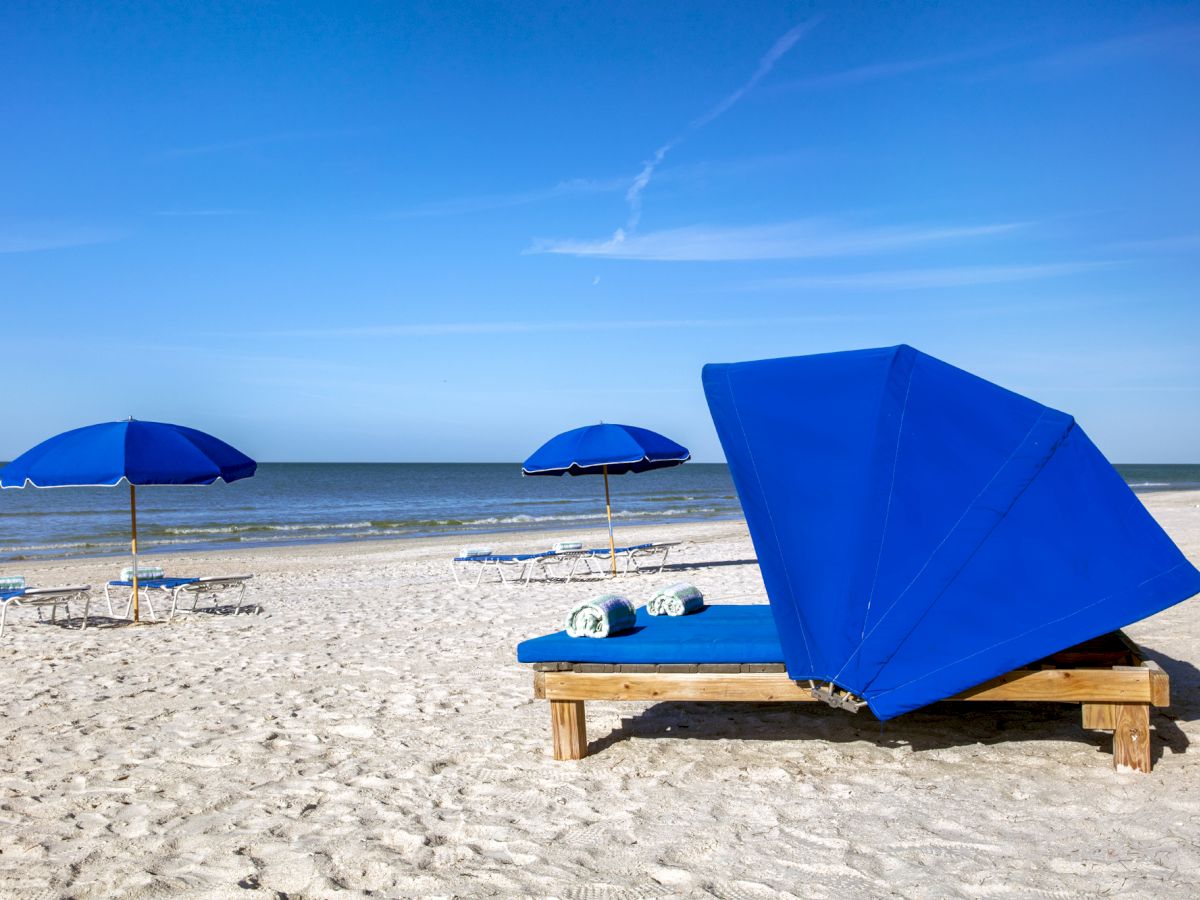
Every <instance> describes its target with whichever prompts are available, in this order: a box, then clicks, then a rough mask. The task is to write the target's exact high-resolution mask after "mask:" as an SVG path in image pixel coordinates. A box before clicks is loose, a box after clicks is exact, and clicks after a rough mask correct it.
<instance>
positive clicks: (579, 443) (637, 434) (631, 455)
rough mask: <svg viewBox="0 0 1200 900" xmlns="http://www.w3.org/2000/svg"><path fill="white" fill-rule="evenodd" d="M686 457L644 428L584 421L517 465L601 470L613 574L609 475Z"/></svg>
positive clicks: (536, 470) (535, 469) (553, 470)
mask: <svg viewBox="0 0 1200 900" xmlns="http://www.w3.org/2000/svg"><path fill="white" fill-rule="evenodd" d="M691 458H692V454H691V453H689V452H688V449H687V447H684V446H682V445H680V444H677V443H675V442H674V441H673V440H671V439H670V438H668V437H663V435H661V434H659V433H658V432H656V431H650V430H649V429H648V428H637V427H635V426H633V425H607V424H604V423H601V424H599V425H585V426H583V427H582V428H574V429H572V430H571V431H564V432H563V433H562V434H559V435H556V436H555V437H552V438H550V440H548V441H546V443H544V444H542V446H541V447H539V448H538V449H537V450H536V451H534V453H533V455H532V456H530V457H529V459H527V460H525V462H524V463H523V464H522V465H521V474H522V475H603V476H604V511H605V513H606V514H607V516H608V549H609V553H610V555H611V558H612V570H613V574H614V575H615V574H616V573H617V554H616V547H617V545H616V541H615V539H614V538H613V524H612V499H611V496H610V494H609V491H608V476H609V475H624V474H625V473H627V472H648V471H649V470H651V469H665V468H668V467H670V466H679V465H682V464H683V463H685V462H687V461H688V460H689V459H691Z"/></svg>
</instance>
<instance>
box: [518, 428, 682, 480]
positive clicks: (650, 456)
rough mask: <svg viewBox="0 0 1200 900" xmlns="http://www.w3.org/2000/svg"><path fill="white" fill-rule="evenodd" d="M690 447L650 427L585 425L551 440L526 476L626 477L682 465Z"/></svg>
mask: <svg viewBox="0 0 1200 900" xmlns="http://www.w3.org/2000/svg"><path fill="white" fill-rule="evenodd" d="M691 458H692V455H691V453H689V452H688V449H687V447H684V446H682V445H680V444H677V443H675V442H674V441H673V440H671V439H670V438H668V437H663V435H661V434H659V433H658V432H656V431H651V430H650V429H648V428H637V427H635V426H633V425H607V424H600V425H585V426H583V427H582V428H573V429H572V430H570V431H564V432H563V433H562V434H560V435H556V436H555V437H552V438H550V440H548V441H546V443H544V444H542V446H541V447H539V448H538V449H537V450H536V451H535V452H534V453H533V455H532V456H530V457H529V459H527V460H525V462H524V463H523V464H522V466H521V472H522V474H524V475H601V474H603V473H604V472H605V471H607V473H608V474H609V475H624V474H625V473H627V472H646V471H649V470H650V469H664V468H667V467H668V466H678V465H682V464H683V463H685V462H687V461H688V460H689V459H691Z"/></svg>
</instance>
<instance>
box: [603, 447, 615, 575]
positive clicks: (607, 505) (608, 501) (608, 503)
mask: <svg viewBox="0 0 1200 900" xmlns="http://www.w3.org/2000/svg"><path fill="white" fill-rule="evenodd" d="M604 512H605V514H607V516H608V558H609V559H611V560H612V573H613V574H614V575H616V574H617V542H616V541H615V540H614V539H613V529H612V498H611V497H610V496H609V493H608V466H607V465H606V466H605V467H604Z"/></svg>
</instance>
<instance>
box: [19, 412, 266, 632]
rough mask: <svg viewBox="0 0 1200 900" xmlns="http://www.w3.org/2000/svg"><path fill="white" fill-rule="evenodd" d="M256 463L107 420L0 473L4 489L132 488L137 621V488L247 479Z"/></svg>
mask: <svg viewBox="0 0 1200 900" xmlns="http://www.w3.org/2000/svg"><path fill="white" fill-rule="evenodd" d="M257 468H258V464H257V463H256V462H255V461H254V460H252V459H251V458H250V457H248V456H247V455H246V454H244V453H242V452H241V451H239V450H235V449H234V448H233V447H231V446H229V445H228V444H226V443H225V442H224V441H221V440H218V439H217V438H215V437H213V436H212V435H210V434H205V433H204V432H203V431H197V430H196V429H194V428H185V427H183V426H182V425H168V424H165V423H163V422H139V421H136V420H134V419H128V420H126V421H124V422H103V423H101V424H99V425H88V426H86V427H84V428H76V429H74V430H73V431H64V432H63V433H62V434H59V435H55V436H54V437H52V438H49V439H48V440H45V441H42V443H40V444H38V445H37V446H36V447H34V448H33V449H31V450H27V451H26V452H25V453H22V454H21V455H20V456H18V457H17V458H16V459H14V460H13V461H12V462H10V463H9V464H8V465H7V466H5V467H4V468H3V469H0V487H5V488H23V487H38V488H50V487H115V486H117V485H119V484H121V483H122V482H125V483H127V484H128V485H129V518H130V526H131V532H132V540H131V542H130V549H131V551H132V553H133V620H134V621H135V622H136V621H138V565H137V486H138V485H147V484H176V485H183V484H212V483H213V482H215V481H217V480H218V479H220V480H221V481H225V482H230V481H237V480H238V479H241V478H249V477H250V476H251V475H253V474H254V472H255V470H256V469H257Z"/></svg>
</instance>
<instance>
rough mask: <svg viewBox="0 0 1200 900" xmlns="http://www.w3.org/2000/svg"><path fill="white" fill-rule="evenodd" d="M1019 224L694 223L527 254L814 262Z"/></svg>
mask: <svg viewBox="0 0 1200 900" xmlns="http://www.w3.org/2000/svg"><path fill="white" fill-rule="evenodd" d="M1019 227H1020V225H1019V224H1018V223H1002V224H987V225H969V226H953V227H920V226H905V227H881V228H851V227H847V226H845V225H838V224H837V223H833V222H828V221H821V220H804V221H798V222H782V223H778V224H773V225H749V226H742V227H717V226H707V225H692V226H687V227H684V228H670V229H664V230H662V231H652V232H647V233H645V234H634V235H622V236H621V237H620V239H618V238H616V237H614V238H609V239H608V240H592V241H579V240H539V241H535V242H534V244H533V246H532V247H530V248H529V249H528V250H526V251H525V252H526V253H531V254H533V253H556V254H562V255H566V256H584V257H606V258H609V259H643V260H657V261H663V262H697V261H713V262H715V261H733V260H756V259H815V258H820V257H835V256H858V255H863V254H869V253H879V252H886V251H890V250H896V249H900V248H904V247H912V246H916V245H920V244H932V243H943V242H947V241H956V240H963V239H968V238H977V237H987V236H992V235H997V234H1003V233H1005V232H1009V231H1012V230H1013V229H1015V228H1019Z"/></svg>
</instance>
